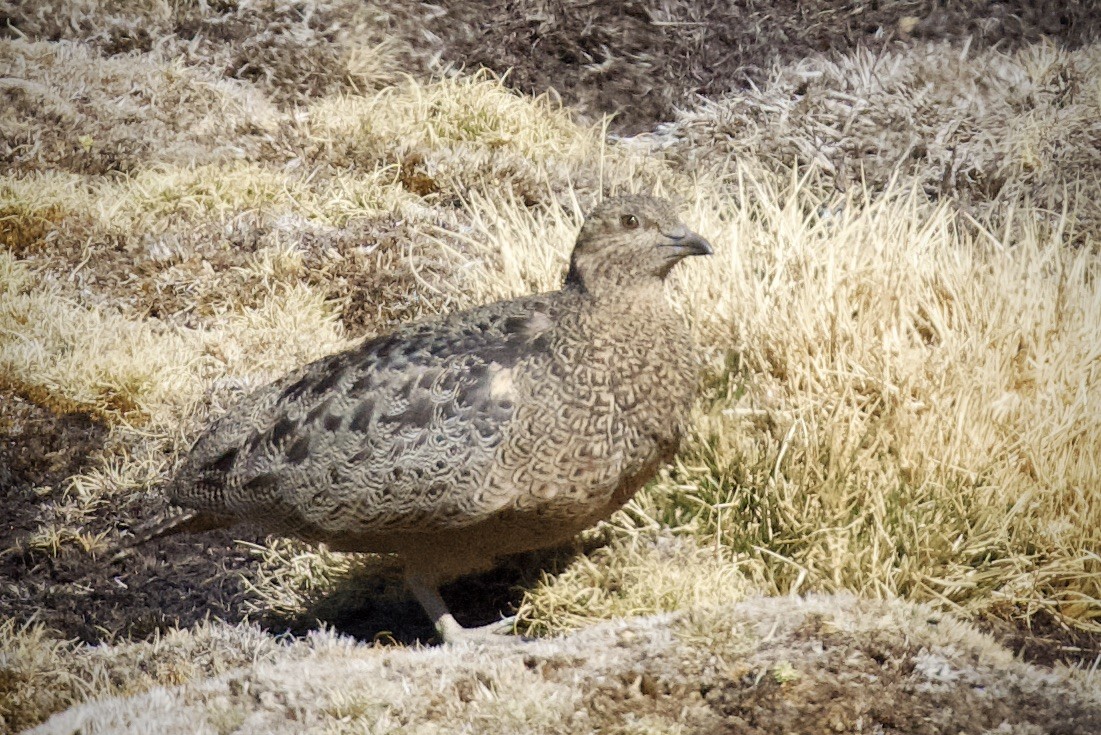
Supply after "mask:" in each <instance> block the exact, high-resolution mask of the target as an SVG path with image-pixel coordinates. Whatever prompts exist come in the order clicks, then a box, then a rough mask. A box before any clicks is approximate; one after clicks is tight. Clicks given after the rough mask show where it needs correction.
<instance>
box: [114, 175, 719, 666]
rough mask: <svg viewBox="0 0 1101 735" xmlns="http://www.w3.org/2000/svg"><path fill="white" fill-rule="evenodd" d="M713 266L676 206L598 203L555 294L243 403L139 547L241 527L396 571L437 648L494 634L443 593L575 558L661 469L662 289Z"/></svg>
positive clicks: (682, 395)
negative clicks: (544, 557)
mask: <svg viewBox="0 0 1101 735" xmlns="http://www.w3.org/2000/svg"><path fill="white" fill-rule="evenodd" d="M711 253H712V247H711V245H710V244H709V243H708V241H707V240H705V239H704V238H703V237H701V236H700V235H698V234H696V233H695V232H693V231H691V230H689V229H688V227H686V226H685V225H684V224H683V223H682V222H681V220H680V219H679V217H678V215H677V211H676V208H675V207H674V205H673V204H672V203H670V202H669V201H667V200H665V199H660V198H656V197H651V196H647V195H641V194H631V195H621V196H615V197H609V198H606V199H605V200H604V201H603V202H601V203H599V204H598V205H597V206H595V207H594V208H593V209H592V211H591V212H589V214H588V216H587V217H585V219H584V221H583V223H582V226H581V229H580V232H579V234H578V236H577V239H576V242H575V244H574V247H573V250H572V253H571V255H570V260H569V266H568V270H567V272H566V275H565V279H564V282H563V284H562V286H561V288H560V289H559V290H556V291H550V292H545V293H537V294H533V295H528V296H522V297H519V298H514V299H510V300H504V301H498V302H496V303H490V304H486V305H483V306H478V307H475V308H471V309H468V310H464V311H457V312H453V313H450V314H445V315H440V316H435V317H431V318H428V319H424V320H421V321H416V322H410V323H407V324H404V325H400V326H398V327H397V328H396V329H395V330H394V331H392V332H390V333H388V334H384V335H381V336H377V337H374V338H369V339H366V340H364V341H363V342H362V343H360V344H358V345H356V346H354V347H352V348H350V349H347V350H345V351H343V352H339V353H336V354H333V355H329V356H327V357H323V358H320V359H318V360H316V361H315V362H312V363H310V364H308V365H305V366H304V367H302V368H300V369H298V370H296V371H294V372H292V373H290V374H289V375H286V376H285V377H283V378H281V379H278V380H276V381H275V382H274V383H272V384H270V385H268V386H266V387H263V388H260V389H258V390H257V391H255V392H254V393H252V394H250V395H248V396H246V397H245V398H244V399H242V400H241V401H240V402H239V403H238V404H237V405H235V406H234V407H232V408H230V409H229V410H228V411H227V412H226V413H225V414H224V415H222V416H221V417H220V418H218V419H217V420H215V421H214V422H213V423H211V424H210V425H209V426H208V427H207V428H206V430H205V431H204V432H203V433H202V434H201V435H200V436H199V438H198V439H197V441H196V442H195V444H194V445H193V447H192V448H191V450H190V452H189V453H188V454H187V456H186V457H185V459H184V460H183V462H182V464H181V465H180V467H179V469H178V470H177V472H176V473H175V475H174V477H173V479H172V480H171V481H170V482H169V483H168V487H167V495H168V500H169V502H170V504H171V506H173V507H174V508H175V509H176V510H175V514H174V515H172V516H170V517H168V518H167V519H166V520H164V521H161V522H159V523H157V524H155V525H154V526H153V527H152V528H150V529H148V530H147V531H146V532H144V533H139V534H137V537H138V539H137V541H135V542H134V544H133V545H137V544H139V543H145V542H148V541H150V540H153V539H155V538H160V537H163V536H168V535H171V534H174V533H182V532H194V531H203V530H210V529H214V528H228V527H231V526H233V525H236V524H238V523H242V522H249V523H252V524H253V525H259V527H260V528H261V529H262V530H263V531H264V532H266V533H268V534H275V535H282V536H289V537H294V538H298V539H302V540H305V541H307V542H313V543H323V544H325V545H326V546H327V547H328V548H330V549H332V550H335V551H341V552H372V553H383V554H396V555H398V557H399V558H400V559H401V560H402V562H403V564H404V581H405V584H406V586H407V588H408V589H409V591H410V592H411V593H412V595H413V596H414V597H415V598H416V600H417V601H418V602H419V604H420V605H421V607H422V608H423V609H424V611H425V612H426V613H427V614H428V616H429V617H430V619H431V620H432V623H433V625H434V627H435V629H436V631H437V634H438V636H439V637H440V638H441V639H442V640H443V641H444V642H445V643H447V644H451V643H457V642H460V641H464V640H472V639H479V640H484V639H485V638H487V637H491V636H489V635H488V634H487V631H488V632H490V633H491V632H498V633H499V632H501V631H500V630H499V629H494V630H490V629H491V628H493V627H494V626H492V625H491V626H485V627H483V628H465V627H463V626H462V625H461V624H459V623H458V622H457V621H456V620H455V618H454V616H453V615H452V614H451V612H450V610H449V609H448V607H447V605H446V603H445V602H444V601H443V599H442V598H441V596H440V592H439V587H440V585H441V584H443V583H445V582H448V581H451V580H454V579H457V578H460V577H463V576H465V575H468V574H471V573H475V572H479V571H485V570H487V569H490V568H492V567H493V566H494V564H495V563H496V560H497V559H499V558H500V557H502V556H506V555H509V554H513V553H519V552H524V551H532V550H536V549H542V548H547V547H551V546H556V545H560V544H561V543H564V542H566V541H568V540H569V539H570V538H572V537H573V536H575V535H576V534H577V533H579V532H580V531H582V530H584V529H586V528H589V527H591V526H593V525H595V524H596V523H597V522H599V521H601V520H603V519H606V518H608V517H609V516H610V515H611V514H612V513H613V512H615V511H616V510H617V509H619V508H620V507H622V506H623V505H624V504H625V503H626V502H627V501H628V500H629V499H630V498H631V497H632V496H633V495H634V494H635V493H636V492H637V491H638V490H639V489H640V488H641V487H642V486H643V485H645V484H646V483H647V482H648V481H649V480H650V479H651V478H653V477H654V475H655V474H656V473H657V472H658V470H659V469H660V468H661V467H662V466H664V465H665V464H667V463H669V462H670V461H671V460H672V459H673V457H674V455H675V453H676V452H677V450H678V447H679V445H680V442H681V440H682V437H683V436H684V434H685V432H686V430H687V424H688V420H689V413H690V410H691V406H692V403H693V401H694V400H695V397H696V394H697V391H698V382H699V371H700V365H699V363H700V361H699V359H698V356H697V352H696V350H695V347H694V344H693V341H692V338H691V335H690V331H689V326H688V323H687V321H686V319H685V317H684V316H683V315H681V314H680V313H678V312H677V311H676V310H675V309H674V308H673V307H672V304H671V303H670V302H669V299H668V297H667V295H666V293H665V288H664V282H665V280H666V277H667V276H668V275H669V273H670V271H671V270H672V269H673V267H674V266H675V265H676V264H677V263H678V262H680V261H681V260H683V259H684V258H686V257H689V256H699V255H710V254H711Z"/></svg>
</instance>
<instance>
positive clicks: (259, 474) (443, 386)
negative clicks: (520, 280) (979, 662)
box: [171, 292, 570, 539]
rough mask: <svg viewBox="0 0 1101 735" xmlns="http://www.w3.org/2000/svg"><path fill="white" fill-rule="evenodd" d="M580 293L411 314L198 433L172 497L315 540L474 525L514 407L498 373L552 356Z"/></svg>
mask: <svg viewBox="0 0 1101 735" xmlns="http://www.w3.org/2000/svg"><path fill="white" fill-rule="evenodd" d="M569 300H570V297H569V295H568V294H567V295H563V294H562V293H561V292H558V293H555V294H547V295H539V296H531V297H527V298H524V299H518V300H514V301H509V302H500V303H497V304H491V305H488V306H485V307H481V308H478V309H474V310H471V311H468V312H463V313H460V314H454V315H451V316H448V317H443V318H439V319H433V320H429V321H425V322H420V323H416V324H411V325H407V326H405V327H403V328H400V329H398V330H397V331H396V332H394V333H392V334H389V335H386V336H383V337H380V338H377V339H374V340H369V341H366V342H364V343H363V344H362V345H360V346H359V347H357V348H353V349H351V350H348V351H346V352H342V353H338V354H336V355H331V356H329V357H325V358H322V359H321V360H318V361H316V362H314V363H311V364H310V365H307V366H306V367H304V368H303V369H301V370H299V371H297V372H295V373H292V374H291V375H289V376H287V377H286V378H284V379H282V380H280V381H277V382H276V383H274V384H272V385H270V386H267V387H266V388H262V389H260V390H259V391H257V392H256V393H255V394H253V395H251V396H249V397H247V398H246V399H244V400H243V401H242V402H241V404H239V405H238V406H237V407H235V408H234V409H231V411H230V412H229V413H228V414H227V415H226V416H224V417H222V418H221V419H220V420H219V421H217V422H215V423H214V424H213V425H212V426H211V427H210V428H209V429H208V430H207V431H206V432H205V433H204V435H203V436H202V437H200V439H199V441H198V442H197V443H196V445H195V447H194V448H193V449H192V451H191V454H190V455H189V457H188V458H187V459H186V460H185V463H184V465H183V467H182V468H181V470H180V472H179V473H178V474H177V477H176V479H175V480H174V482H173V486H172V489H171V496H172V501H173V502H174V503H176V504H177V505H181V506H184V507H188V508H192V509H195V510H201V511H208V512H213V513H224V514H226V515H230V516H233V517H237V518H240V519H244V520H251V521H256V522H259V523H260V524H261V525H262V526H263V527H265V528H266V529H267V530H269V531H275V532H282V533H289V534H294V535H299V536H302V537H306V538H316V539H326V538H329V537H332V536H334V535H340V534H348V533H356V532H373V533H378V534H385V533H392V532H401V531H403V530H405V531H408V530H410V529H414V530H418V531H423V530H424V529H426V528H429V527H434V526H443V527H447V526H462V525H469V524H471V523H475V522H476V521H477V520H478V519H479V518H481V517H483V516H485V515H486V514H490V513H492V512H493V511H494V510H496V509H497V508H499V507H500V506H501V505H503V504H506V503H507V502H508V500H509V499H508V498H507V497H500V496H494V495H493V494H492V493H488V494H487V493H481V492H479V490H480V488H481V487H482V486H483V485H484V480H485V477H486V475H487V474H488V472H489V470H490V468H491V466H492V462H493V458H494V456H495V455H496V453H497V452H498V448H499V446H500V445H501V443H502V440H503V437H504V434H505V432H506V429H507V427H508V425H509V423H510V422H511V420H512V418H513V415H514V413H515V412H516V403H515V400H514V398H515V396H514V394H513V392H512V391H511V389H510V386H508V385H506V384H505V383H506V381H505V380H503V379H502V378H500V377H499V376H500V375H501V374H502V373H503V374H505V375H508V374H509V371H512V370H515V369H517V368H519V369H520V370H521V371H524V370H527V369H530V368H529V366H531V365H532V364H534V363H539V362H545V361H547V360H548V359H549V355H548V354H547V344H548V342H547V340H546V339H545V336H546V333H547V332H549V331H551V330H552V329H553V327H554V326H555V322H554V320H555V317H556V316H557V314H558V313H559V312H561V311H562V310H563V309H565V308H568V305H567V304H565V303H563V302H568V301H569Z"/></svg>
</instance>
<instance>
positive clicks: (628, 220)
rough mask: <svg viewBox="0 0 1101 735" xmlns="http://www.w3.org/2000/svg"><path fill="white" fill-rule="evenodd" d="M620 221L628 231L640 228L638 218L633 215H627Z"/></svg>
mask: <svg viewBox="0 0 1101 735" xmlns="http://www.w3.org/2000/svg"><path fill="white" fill-rule="evenodd" d="M619 221H620V223H621V224H622V225H623V226H624V227H626V228H627V229H628V230H633V229H635V228H636V227H638V217H636V216H634V215H633V214H625V215H623V216H622V217H620V218H619Z"/></svg>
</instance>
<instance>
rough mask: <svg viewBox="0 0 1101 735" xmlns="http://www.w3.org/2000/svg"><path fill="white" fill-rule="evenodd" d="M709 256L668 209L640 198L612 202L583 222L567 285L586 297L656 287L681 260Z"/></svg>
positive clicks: (706, 248)
mask: <svg viewBox="0 0 1101 735" xmlns="http://www.w3.org/2000/svg"><path fill="white" fill-rule="evenodd" d="M711 252H712V251H711V245H710V244H709V243H708V242H707V240H704V239H703V238H702V237H700V236H699V235H697V234H696V233H694V232H692V231H691V230H689V229H688V228H687V227H685V225H684V223H683V222H681V221H680V218H679V217H678V216H677V212H676V209H674V207H673V205H672V203H670V202H668V201H666V200H664V199H656V198H654V197H649V196H643V195H639V194H630V195H626V196H617V197H612V198H610V199H605V200H604V201H603V202H601V203H600V204H599V205H597V206H596V207H595V208H594V209H593V210H592V211H591V212H590V213H589V215H588V217H586V218H585V224H584V225H582V227H581V232H580V233H579V234H578V236H577V244H576V245H574V249H573V255H572V256H570V270H569V273H568V274H567V276H566V283H567V284H568V285H579V286H581V287H582V288H585V289H586V290H588V291H600V290H603V289H604V288H609V287H610V288H616V287H622V286H625V285H643V284H645V283H647V282H655V281H656V282H659V283H660V282H661V281H662V280H664V278H665V277H666V276H667V275H669V271H670V270H672V268H673V266H674V265H676V264H677V263H679V262H680V261H681V260H683V259H684V258H686V257H688V256H689V255H710V254H711Z"/></svg>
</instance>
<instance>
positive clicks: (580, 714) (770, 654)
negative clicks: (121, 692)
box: [33, 596, 1101, 735]
mask: <svg viewBox="0 0 1101 735" xmlns="http://www.w3.org/2000/svg"><path fill="white" fill-rule="evenodd" d="M165 642H166V643H167V640H166V641H165ZM180 643H181V642H177V645H179V644H180ZM182 643H183V644H184V645H185V646H186V647H187V648H186V650H187V653H189V654H190V655H191V656H192V657H193V658H194V663H192V662H190V661H187V660H186V659H184V660H182V661H176V662H175V663H176V665H177V666H179V667H181V668H184V669H187V668H190V669H192V670H193V671H194V669H201V670H203V673H206V674H207V678H204V679H201V680H192V681H190V682H185V683H182V684H181V685H178V686H173V687H167V688H156V689H152V690H150V691H148V692H147V693H145V694H139V695H137V696H132V697H129V698H123V697H110V698H105V699H103V700H100V701H96V702H91V703H88V704H86V705H84V706H81V707H78V708H74V709H72V710H70V711H68V712H65V713H63V714H61V715H59V716H58V717H56V718H54V719H52V720H51V721H50V722H48V723H46V724H45V725H43V726H42V727H41V728H38V729H36V730H34V731H33V732H35V733H37V734H38V735H60V734H61V733H65V734H70V733H74V732H77V731H79V732H82V733H87V734H88V735H96V734H98V733H142V732H150V731H156V732H161V733H165V734H166V735H170V734H173V733H192V732H197V731H198V732H235V733H241V734H242V735H249V734H253V733H256V734H259V733H269V734H281V733H300V732H325V733H349V734H351V733H363V732H370V733H399V732H400V733H424V734H425V735H427V734H428V733H441V732H448V733H487V734H494V733H502V734H503V733H515V732H524V733H560V732H563V731H568V732H608V733H619V734H621V735H643V734H646V733H694V732H723V731H739V730H741V731H746V732H761V733H766V732H790V733H797V734H799V735H804V734H805V735H814V734H816V733H821V732H859V731H861V730H865V729H882V730H883V731H888V732H889V731H892V730H893V731H896V732H913V733H919V734H920V735H926V734H928V735H933V734H934V733H938V732H994V731H996V732H1006V733H1010V734H1011V735H1028V734H1029V733H1034V732H1041V731H1044V730H1045V729H1046V728H1049V727H1051V726H1053V725H1055V724H1056V723H1058V725H1059V726H1061V727H1063V728H1064V730H1065V731H1066V732H1090V731H1093V730H1095V729H1096V728H1097V727H1098V725H1101V698H1099V696H1098V693H1097V690H1096V687H1095V686H1092V685H1091V682H1090V680H1089V678H1088V677H1087V676H1084V675H1082V674H1081V673H1080V672H1073V671H1069V670H1066V669H1060V670H1057V671H1054V672H1053V671H1043V670H1041V669H1038V668H1035V667H1032V666H1029V665H1027V664H1024V663H1022V662H1020V661H1016V660H1014V659H1013V657H1012V656H1011V655H1010V654H1009V653H1008V652H1007V651H1005V650H1004V649H1002V648H1001V647H999V646H997V645H996V644H994V643H993V642H992V641H991V640H990V639H989V638H987V637H985V636H983V635H981V634H979V633H977V632H976V631H975V630H974V629H972V628H970V626H967V625H964V624H960V623H959V622H957V621H954V620H952V619H951V618H944V617H942V616H940V615H939V614H937V613H936V612H935V611H933V610H930V609H928V608H922V607H918V606H914V605H911V604H907V603H902V602H899V601H893V602H890V603H885V602H875V601H861V600H857V599H855V598H852V597H844V596H843V597H840V598H831V597H822V596H816V597H811V598H809V599H805V600H800V599H788V598H756V599H753V600H748V601H745V602H742V603H738V604H732V605H729V606H727V607H723V608H706V607H705V608H696V609H693V610H691V611H687V612H681V613H677V614H672V615H668V614H667V615H661V616H653V617H648V618H637V617H636V618H631V619H629V620H620V621H614V622H610V623H604V624H602V625H597V626H593V627H591V628H589V629H587V630H585V631H582V632H581V633H579V634H577V635H575V636H572V637H569V638H552V639H547V640H543V641H538V642H534V643H529V644H524V645H509V644H502V645H499V646H462V647H459V648H458V649H456V648H451V649H439V648H437V649H429V650H409V649H403V648H396V649H395V648H390V649H382V650H378V649H372V648H370V647H366V646H362V645H353V644H352V642H351V641H349V640H348V639H340V638H336V637H334V636H332V635H331V634H329V633H327V632H322V633H320V634H315V635H313V636H311V637H310V638H309V639H307V640H306V641H303V642H295V643H292V644H290V645H287V646H283V647H279V646H275V645H274V644H272V643H271V642H270V640H267V639H265V638H264V637H263V636H261V637H260V639H257V633H256V631H255V630H251V629H247V628H245V629H235V630H228V631H227V630H225V629H223V628H219V627H217V626H214V627H212V628H211V627H208V628H203V629H200V630H198V631H196V634H195V635H194V640H187V641H183V642H182ZM212 643H219V644H220V646H219V647H215V646H212V645H211V644H212ZM154 645H155V644H154ZM153 647H154V646H150V645H149V644H139V645H137V646H133V645H132V646H127V647H125V648H124V650H123V652H122V654H121V655H120V658H126V657H132V659H139V658H140V657H142V656H150V655H152V654H154V653H155V651H153V650H150V649H151V648H153ZM277 648H278V649H280V650H278V652H277V655H276V656H273V654H274V653H276V651H275V650H274V649H277ZM249 654H251V656H252V660H251V661H249V662H248V664H247V665H246V666H243V667H241V668H239V669H237V670H235V671H229V672H226V673H224V674H219V672H218V669H219V668H220V667H221V666H223V665H226V664H230V665H232V664H237V663H244V661H242V659H243V658H245V659H246V660H247V657H248V656H249ZM78 656H79V658H78V659H77V660H78V664H77V665H78V666H79V667H83V666H84V665H85V663H86V662H85V660H82V659H87V658H88V655H87V654H78ZM53 663H54V665H57V664H58V663H59V661H57V660H55V661H54V662H53ZM111 663H112V664H113V663H117V662H116V661H112V662H111ZM166 674H167V672H166V671H165V670H164V669H159V670H155V671H153V672H151V675H152V676H160V677H165V678H168V677H167V676H166ZM73 678H75V677H73ZM143 683H144V682H143ZM869 684H872V685H871V686H869Z"/></svg>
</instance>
